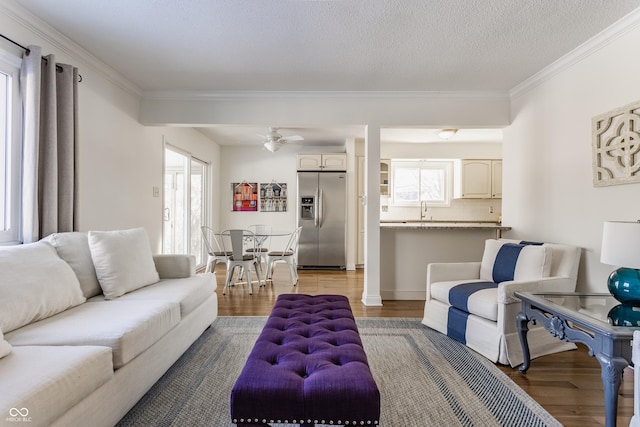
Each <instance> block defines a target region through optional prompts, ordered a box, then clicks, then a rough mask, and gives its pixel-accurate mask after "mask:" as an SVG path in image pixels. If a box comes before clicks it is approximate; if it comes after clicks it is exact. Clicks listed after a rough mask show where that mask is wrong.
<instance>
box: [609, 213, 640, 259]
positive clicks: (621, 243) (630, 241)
mask: <svg viewBox="0 0 640 427" xmlns="http://www.w3.org/2000/svg"><path fill="white" fill-rule="evenodd" d="M600 262H602V263H603V264H609V265H615V266H618V267H627V268H640V222H637V221H635V222H630V221H629V222H627V221H605V223H604V228H603V230H602V251H601V254H600Z"/></svg>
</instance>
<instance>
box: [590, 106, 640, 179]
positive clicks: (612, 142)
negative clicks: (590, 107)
mask: <svg viewBox="0 0 640 427" xmlns="http://www.w3.org/2000/svg"><path fill="white" fill-rule="evenodd" d="M635 182H640V102H635V103H633V104H629V105H625V106H624V107H621V108H617V109H615V110H612V111H609V112H607V113H604V114H601V115H599V116H596V117H594V118H593V185H594V186H595V187H604V186H607V185H620V184H631V183H635Z"/></svg>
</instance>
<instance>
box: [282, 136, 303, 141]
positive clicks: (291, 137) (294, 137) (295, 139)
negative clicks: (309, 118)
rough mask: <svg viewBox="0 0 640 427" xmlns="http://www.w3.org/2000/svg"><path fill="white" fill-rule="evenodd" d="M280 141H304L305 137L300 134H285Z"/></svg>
mask: <svg viewBox="0 0 640 427" xmlns="http://www.w3.org/2000/svg"><path fill="white" fill-rule="evenodd" d="M280 141H287V142H292V141H304V138H303V137H301V136H300V135H291V136H283V137H282V138H280Z"/></svg>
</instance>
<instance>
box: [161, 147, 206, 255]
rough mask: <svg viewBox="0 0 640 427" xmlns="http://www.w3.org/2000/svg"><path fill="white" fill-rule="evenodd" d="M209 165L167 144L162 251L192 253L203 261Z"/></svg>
mask: <svg viewBox="0 0 640 427" xmlns="http://www.w3.org/2000/svg"><path fill="white" fill-rule="evenodd" d="M206 172H207V164H206V163H205V162H203V161H201V160H198V159H196V158H195V157H192V156H190V155H189V154H187V153H184V152H181V151H180V150H178V149H176V148H173V147H170V146H166V147H165V154H164V212H163V219H164V227H163V233H162V241H163V244H162V246H163V248H162V249H163V252H164V253H166V254H168V253H177V254H189V255H194V256H195V257H196V264H197V265H202V264H204V260H205V258H204V248H203V247H202V237H201V231H200V227H201V226H202V225H203V224H204V222H205V215H206V206H207V203H206V195H207V188H206V187H207V185H206V183H207V179H206Z"/></svg>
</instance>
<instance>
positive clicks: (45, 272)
mask: <svg viewBox="0 0 640 427" xmlns="http://www.w3.org/2000/svg"><path fill="white" fill-rule="evenodd" d="M84 301H85V297H84V296H83V295H82V290H81V289H80V283H78V278H77V277H76V275H75V273H74V272H73V270H72V269H71V267H69V264H67V263H66V262H64V261H63V260H62V259H61V258H60V257H59V256H58V254H57V253H56V250H55V249H54V248H53V246H51V245H50V244H49V243H47V242H37V243H29V244H26V245H19V246H4V247H0V329H1V330H2V331H3V332H4V333H5V334H6V333H8V332H10V331H13V330H14V329H16V328H19V327H21V326H24V325H27V324H29V323H32V322H35V321H37V320H39V319H44V318H47V317H49V316H52V315H54V314H56V313H60V312H61V311H64V310H66V309H68V308H69V307H73V306H76V305H78V304H82V303H83V302H84Z"/></svg>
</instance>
